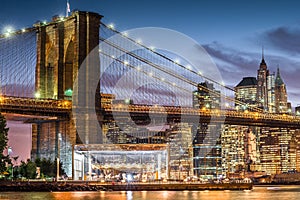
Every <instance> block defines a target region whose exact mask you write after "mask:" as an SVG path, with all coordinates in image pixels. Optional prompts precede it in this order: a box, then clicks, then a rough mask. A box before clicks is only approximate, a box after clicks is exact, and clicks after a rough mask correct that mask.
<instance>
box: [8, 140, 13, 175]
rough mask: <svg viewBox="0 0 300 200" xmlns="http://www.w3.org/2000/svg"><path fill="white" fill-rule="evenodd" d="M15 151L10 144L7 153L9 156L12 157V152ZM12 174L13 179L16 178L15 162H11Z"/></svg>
mask: <svg viewBox="0 0 300 200" xmlns="http://www.w3.org/2000/svg"><path fill="white" fill-rule="evenodd" d="M12 153H13V151H12V147H11V146H9V147H8V148H7V154H8V157H9V158H10V156H11V154H12ZM11 176H12V179H13V178H14V167H13V163H11Z"/></svg>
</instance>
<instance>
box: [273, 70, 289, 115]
mask: <svg viewBox="0 0 300 200" xmlns="http://www.w3.org/2000/svg"><path fill="white" fill-rule="evenodd" d="M275 107H276V112H277V113H287V112H288V102H287V92H286V86H285V84H284V82H283V80H282V78H281V76H280V71H279V68H277V74H276V79H275Z"/></svg>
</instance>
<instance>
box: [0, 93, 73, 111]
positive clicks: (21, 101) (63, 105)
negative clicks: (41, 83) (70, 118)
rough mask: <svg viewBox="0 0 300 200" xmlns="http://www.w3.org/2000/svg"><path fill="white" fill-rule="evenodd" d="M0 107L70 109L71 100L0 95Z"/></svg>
mask: <svg viewBox="0 0 300 200" xmlns="http://www.w3.org/2000/svg"><path fill="white" fill-rule="evenodd" d="M0 106H1V107H4V106H5V107H11V108H13V107H14V108H22V109H24V108H36V109H53V110H57V109H59V110H71V109H72V102H71V101H69V100H53V99H37V98H21V97H11V96H0Z"/></svg>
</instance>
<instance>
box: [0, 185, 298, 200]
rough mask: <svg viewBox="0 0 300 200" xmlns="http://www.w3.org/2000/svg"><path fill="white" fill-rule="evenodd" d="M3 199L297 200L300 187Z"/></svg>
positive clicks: (32, 194)
mask: <svg viewBox="0 0 300 200" xmlns="http://www.w3.org/2000/svg"><path fill="white" fill-rule="evenodd" d="M0 199H6V200H8V199H13V200H19V199H24V200H37V199H42V200H48V199H59V200H71V199H72V200H73V199H82V200H83V199H84V200H94V199H105V200H166V199H172V200H173V199H178V200H185V199H186V200H187V199H188V200H208V199H209V200H211V199H216V200H217V199H220V200H244V199H246V200H247V199H251V200H254V199H255V200H256V199H257V200H267V199H268V200H269V199H270V200H277V199H278V200H294V199H300V186H256V187H254V188H253V190H251V191H135V192H131V191H127V192H125V191H121V192H119V191H118V192H3V193H0Z"/></svg>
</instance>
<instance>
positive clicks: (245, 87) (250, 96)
mask: <svg viewBox="0 0 300 200" xmlns="http://www.w3.org/2000/svg"><path fill="white" fill-rule="evenodd" d="M234 91H235V100H236V103H235V107H236V108H237V109H238V110H245V109H247V108H246V107H245V104H246V105H247V106H248V107H256V105H257V103H256V93H257V80H256V78H255V77H244V78H243V80H241V81H240V82H239V84H237V86H235V88H234ZM242 104H243V105H242Z"/></svg>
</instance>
